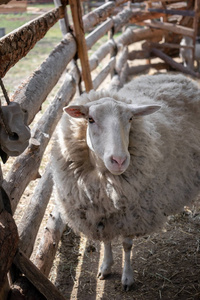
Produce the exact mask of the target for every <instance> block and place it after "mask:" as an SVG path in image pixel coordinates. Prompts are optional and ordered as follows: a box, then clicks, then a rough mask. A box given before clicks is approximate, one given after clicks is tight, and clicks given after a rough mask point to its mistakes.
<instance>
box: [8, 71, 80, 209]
mask: <svg viewBox="0 0 200 300" xmlns="http://www.w3.org/2000/svg"><path fill="white" fill-rule="evenodd" d="M74 94H75V82H74V81H73V79H72V77H71V76H70V75H68V74H66V79H65V82H64V84H63V85H62V87H61V88H60V90H59V91H58V93H57V95H56V97H55V99H54V101H53V102H52V103H51V104H50V105H49V107H48V109H47V110H46V111H45V113H44V114H43V116H42V117H41V119H40V120H39V122H38V123H37V124H36V126H35V127H34V128H33V130H32V136H33V138H35V139H36V140H37V141H38V145H34V144H31V145H30V146H29V147H28V148H27V149H26V150H25V151H24V152H23V154H21V155H20V156H19V157H18V158H17V159H16V160H15V162H14V164H13V165H12V168H11V170H10V171H9V173H8V175H7V178H6V180H5V181H4V182H3V187H4V188H5V190H6V191H7V194H8V196H9V197H10V200H11V205H12V210H13V212H14V211H15V209H16V206H17V203H18V201H19V199H20V198H21V196H22V194H23V192H24V190H25V188H26V187H27V185H28V184H29V182H30V181H31V180H33V179H34V178H35V177H36V175H37V172H38V168H39V166H40V162H41V159H42V156H43V153H44V151H45V149H46V146H47V144H48V142H49V140H50V138H51V136H52V133H53V131H54V129H55V127H56V125H57V123H58V121H59V119H60V117H61V115H62V108H63V107H64V106H65V105H67V103H69V101H70V100H71V99H72V97H73V96H74Z"/></svg>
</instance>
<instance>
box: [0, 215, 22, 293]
mask: <svg viewBox="0 0 200 300" xmlns="http://www.w3.org/2000/svg"><path fill="white" fill-rule="evenodd" d="M18 241H19V237H18V232H17V226H16V224H15V221H14V219H13V217H12V216H11V215H10V214H9V213H8V212H7V211H5V210H2V211H1V212H0V290H1V288H2V287H3V286H4V283H5V280H6V277H7V273H8V271H9V270H10V267H11V265H12V262H13V258H14V256H15V253H16V251H17V247H18Z"/></svg>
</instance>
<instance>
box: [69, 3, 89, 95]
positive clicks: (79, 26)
mask: <svg viewBox="0 0 200 300" xmlns="http://www.w3.org/2000/svg"><path fill="white" fill-rule="evenodd" d="M69 4H70V7H71V12H72V18H73V23H74V31H75V35H76V41H77V48H78V57H79V58H80V61H81V67H82V76H83V81H84V83H85V89H86V92H89V91H90V90H91V89H93V85H92V78H91V73H90V66H89V61H88V53H87V45H86V41H85V33H84V27H83V21H82V13H81V3H80V0H69Z"/></svg>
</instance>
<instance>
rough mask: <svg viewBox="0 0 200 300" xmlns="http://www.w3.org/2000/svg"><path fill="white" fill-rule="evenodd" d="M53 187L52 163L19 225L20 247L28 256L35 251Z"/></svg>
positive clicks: (48, 166)
mask: <svg viewBox="0 0 200 300" xmlns="http://www.w3.org/2000/svg"><path fill="white" fill-rule="evenodd" d="M52 189H53V180H52V174H51V170H50V165H47V167H46V170H45V173H44V175H43V176H42V178H41V179H40V180H39V182H38V185H37V186H36V188H35V191H34V194H33V196H32V198H31V200H30V203H29V205H28V207H27V208H26V210H25V212H24V215H23V217H22V219H21V221H20V224H19V225H18V232H19V237H20V242H19V248H20V250H21V251H23V252H24V254H26V256H27V257H30V256H31V253H32V251H33V247H34V243H35V239H36V236H37V233H38V230H39V227H40V224H41V222H42V219H43V216H44V213H45V210H46V207H47V204H48V202H49V199H50V196H51V193H52Z"/></svg>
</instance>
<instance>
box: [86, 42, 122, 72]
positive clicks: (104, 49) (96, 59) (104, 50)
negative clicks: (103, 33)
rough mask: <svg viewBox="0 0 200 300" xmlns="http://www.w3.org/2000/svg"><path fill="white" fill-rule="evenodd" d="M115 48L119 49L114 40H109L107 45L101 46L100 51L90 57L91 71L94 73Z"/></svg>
mask: <svg viewBox="0 0 200 300" xmlns="http://www.w3.org/2000/svg"><path fill="white" fill-rule="evenodd" d="M115 48H117V45H116V44H115V42H114V41H113V40H109V41H107V42H106V43H105V44H103V45H102V46H100V47H99V48H98V50H97V51H96V52H94V53H93V54H92V55H91V57H90V60H89V63H90V70H91V71H93V70H94V69H95V68H96V67H97V66H98V65H99V63H100V62H101V61H102V60H103V59H104V58H105V57H106V56H107V55H108V54H109V53H112V52H113V50H114V49H115Z"/></svg>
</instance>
